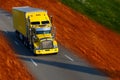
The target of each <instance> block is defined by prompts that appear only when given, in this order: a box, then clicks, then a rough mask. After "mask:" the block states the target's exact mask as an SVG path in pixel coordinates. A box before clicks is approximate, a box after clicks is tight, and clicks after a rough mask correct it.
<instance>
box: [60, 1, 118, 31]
mask: <svg viewBox="0 0 120 80" xmlns="http://www.w3.org/2000/svg"><path fill="white" fill-rule="evenodd" d="M61 2H62V3H64V4H66V5H68V6H70V7H71V8H73V9H74V10H76V11H79V12H81V13H83V14H85V15H87V16H88V17H90V18H92V19H94V20H95V21H97V22H99V23H101V24H102V25H105V26H106V27H107V28H109V29H112V30H114V31H116V32H118V33H120V0H61Z"/></svg>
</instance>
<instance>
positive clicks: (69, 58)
mask: <svg viewBox="0 0 120 80" xmlns="http://www.w3.org/2000/svg"><path fill="white" fill-rule="evenodd" d="M64 56H65V57H66V58H68V59H69V60H71V61H74V60H73V59H72V58H71V57H69V56H68V55H64Z"/></svg>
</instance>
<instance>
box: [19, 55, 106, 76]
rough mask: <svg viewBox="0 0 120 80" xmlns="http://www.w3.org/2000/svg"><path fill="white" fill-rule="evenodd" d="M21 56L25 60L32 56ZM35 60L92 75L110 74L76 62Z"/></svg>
mask: <svg viewBox="0 0 120 80" xmlns="http://www.w3.org/2000/svg"><path fill="white" fill-rule="evenodd" d="M19 58H20V59H22V60H25V61H31V58H27V57H22V56H19ZM33 60H34V61H35V62H36V63H40V64H45V65H49V66H54V67H58V68H63V69H67V70H72V71H76V72H83V73H88V74H92V75H97V76H103V77H108V75H106V74H105V73H102V72H100V71H98V70H97V69H95V68H90V67H85V66H81V65H75V64H69V63H62V62H56V61H47V60H42V59H33Z"/></svg>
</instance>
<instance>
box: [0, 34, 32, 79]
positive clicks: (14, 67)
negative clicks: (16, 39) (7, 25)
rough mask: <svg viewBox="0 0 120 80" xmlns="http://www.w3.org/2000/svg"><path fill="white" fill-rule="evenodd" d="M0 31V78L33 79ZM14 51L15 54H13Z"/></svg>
mask: <svg viewBox="0 0 120 80" xmlns="http://www.w3.org/2000/svg"><path fill="white" fill-rule="evenodd" d="M6 42H7V40H6V39H5V37H4V36H3V34H2V33H1V32H0V80H33V79H34V78H33V77H32V75H31V74H30V73H29V72H28V71H27V70H26V68H25V67H24V66H23V64H22V63H21V62H20V61H19V60H18V59H17V57H16V56H15V52H14V51H13V50H12V49H11V47H10V44H9V43H6ZM12 53H13V54H12Z"/></svg>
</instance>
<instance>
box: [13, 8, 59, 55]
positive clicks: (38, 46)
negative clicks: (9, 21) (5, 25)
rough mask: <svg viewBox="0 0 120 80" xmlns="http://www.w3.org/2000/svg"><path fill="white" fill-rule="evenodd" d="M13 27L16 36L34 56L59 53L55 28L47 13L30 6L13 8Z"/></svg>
mask: <svg viewBox="0 0 120 80" xmlns="http://www.w3.org/2000/svg"><path fill="white" fill-rule="evenodd" d="M12 13H13V26H14V28H15V30H16V36H17V37H18V38H19V39H20V40H21V41H22V42H23V43H24V44H25V46H27V47H29V48H30V49H31V50H32V51H33V52H34V54H54V53H58V51H59V50H58V45H57V42H56V40H55V36H54V35H55V28H54V27H53V25H52V23H51V18H49V16H48V14H47V11H45V10H42V9H38V8H32V7H29V6H24V7H13V9H12Z"/></svg>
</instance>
